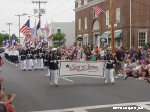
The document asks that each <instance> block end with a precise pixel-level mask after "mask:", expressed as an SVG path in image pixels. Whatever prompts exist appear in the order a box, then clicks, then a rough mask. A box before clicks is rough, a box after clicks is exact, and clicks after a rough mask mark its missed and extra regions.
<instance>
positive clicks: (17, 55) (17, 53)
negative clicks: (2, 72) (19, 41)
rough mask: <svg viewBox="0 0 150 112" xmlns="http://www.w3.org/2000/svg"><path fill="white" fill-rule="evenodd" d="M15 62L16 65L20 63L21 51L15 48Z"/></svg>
mask: <svg viewBox="0 0 150 112" xmlns="http://www.w3.org/2000/svg"><path fill="white" fill-rule="evenodd" d="M13 55H14V64H15V66H18V65H17V63H18V59H19V51H18V50H16V49H15V50H14V54H13Z"/></svg>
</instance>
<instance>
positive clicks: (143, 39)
mask: <svg viewBox="0 0 150 112" xmlns="http://www.w3.org/2000/svg"><path fill="white" fill-rule="evenodd" d="M146 42H147V32H139V46H144V45H145V43H146Z"/></svg>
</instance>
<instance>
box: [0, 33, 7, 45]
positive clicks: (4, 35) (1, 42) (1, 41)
mask: <svg viewBox="0 0 150 112" xmlns="http://www.w3.org/2000/svg"><path fill="white" fill-rule="evenodd" d="M5 39H9V35H8V34H0V47H2V44H3V41H4V40H5Z"/></svg>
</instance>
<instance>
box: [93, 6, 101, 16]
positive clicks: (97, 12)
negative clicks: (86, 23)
mask: <svg viewBox="0 0 150 112" xmlns="http://www.w3.org/2000/svg"><path fill="white" fill-rule="evenodd" d="M93 9H94V11H95V13H96V14H97V15H99V14H100V13H101V12H103V10H102V9H101V8H100V7H99V6H97V5H96V6H94V7H93Z"/></svg>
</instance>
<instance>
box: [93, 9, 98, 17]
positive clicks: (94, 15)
mask: <svg viewBox="0 0 150 112" xmlns="http://www.w3.org/2000/svg"><path fill="white" fill-rule="evenodd" d="M96 17H98V15H97V14H96V12H95V10H94V9H93V18H96Z"/></svg>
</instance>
